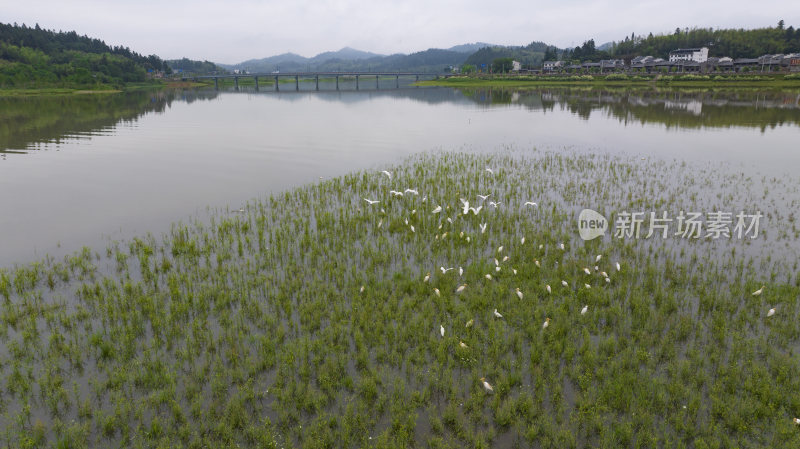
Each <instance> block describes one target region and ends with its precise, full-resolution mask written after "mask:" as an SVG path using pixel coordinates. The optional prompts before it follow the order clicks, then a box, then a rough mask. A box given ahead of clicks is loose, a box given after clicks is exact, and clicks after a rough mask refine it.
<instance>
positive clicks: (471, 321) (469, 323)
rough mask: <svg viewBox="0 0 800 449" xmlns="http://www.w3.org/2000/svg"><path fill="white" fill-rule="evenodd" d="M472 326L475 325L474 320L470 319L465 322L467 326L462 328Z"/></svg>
mask: <svg viewBox="0 0 800 449" xmlns="http://www.w3.org/2000/svg"><path fill="white" fill-rule="evenodd" d="M495 310H497V309H495ZM473 324H475V320H474V319H470V320H469V321H467V324H465V325H464V327H466V328H470V327H472V325H473Z"/></svg>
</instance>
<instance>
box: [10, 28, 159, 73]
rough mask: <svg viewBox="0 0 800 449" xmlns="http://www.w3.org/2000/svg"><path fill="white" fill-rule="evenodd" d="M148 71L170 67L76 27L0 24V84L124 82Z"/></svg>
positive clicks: (151, 56) (155, 58)
mask: <svg viewBox="0 0 800 449" xmlns="http://www.w3.org/2000/svg"><path fill="white" fill-rule="evenodd" d="M148 71H163V72H166V73H169V72H171V69H170V68H169V66H168V65H167V63H166V62H165V61H163V60H161V58H159V57H158V56H156V55H150V56H143V55H141V54H139V53H136V52H134V51H131V50H130V48H128V47H121V46H116V47H111V46H109V45H107V44H106V43H105V42H103V41H101V40H99V39H93V38H90V37H88V36H80V35H78V33H76V32H75V31H69V32H64V31H58V32H56V31H52V30H45V29H42V28H40V27H39V25H38V24H37V25H36V26H35V27H33V28H31V27H28V26H26V25H24V24H23V25H21V26H20V25H17V24H13V25H10V24H3V23H0V87H47V86H58V87H94V86H99V85H112V86H121V85H123V84H124V83H126V82H135V81H144V80H145V79H146V73H147V72H148Z"/></svg>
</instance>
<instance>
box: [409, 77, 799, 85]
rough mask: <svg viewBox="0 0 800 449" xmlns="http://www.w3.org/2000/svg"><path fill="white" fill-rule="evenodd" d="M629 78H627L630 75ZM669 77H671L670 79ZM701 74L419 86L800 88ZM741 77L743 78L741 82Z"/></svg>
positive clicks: (773, 80)
mask: <svg viewBox="0 0 800 449" xmlns="http://www.w3.org/2000/svg"><path fill="white" fill-rule="evenodd" d="M626 76H627V75H626ZM667 77H669V78H667ZM698 77H701V76H700V75H667V76H660V77H659V76H657V77H648V78H646V79H642V78H645V77H642V76H637V75H634V76H627V78H628V79H619V78H617V77H614V78H613V79H607V78H608V76H602V77H601V76H592V75H564V76H552V77H542V76H506V77H486V76H482V77H476V76H460V77H450V78H441V79H437V80H429V81H419V82H417V83H415V85H417V86H437V87H542V86H607V87H627V86H636V87H648V86H654V87H715V88H716V87H730V88H740V87H745V88H751V87H765V88H800V79H784V75H783V74H781V75H763V74H762V75H741V76H740V77H737V76H731V77H721V76H720V77H721V78H723V79H715V78H717V77H718V76H717V75H714V76H708V75H705V76H702V78H700V79H697V78H698ZM737 78H739V79H737Z"/></svg>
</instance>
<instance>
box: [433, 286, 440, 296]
mask: <svg viewBox="0 0 800 449" xmlns="http://www.w3.org/2000/svg"><path fill="white" fill-rule="evenodd" d="M433 292H434V293H436V296H442V294H441V293H440V292H439V289H438V288H436V287H434V288H433Z"/></svg>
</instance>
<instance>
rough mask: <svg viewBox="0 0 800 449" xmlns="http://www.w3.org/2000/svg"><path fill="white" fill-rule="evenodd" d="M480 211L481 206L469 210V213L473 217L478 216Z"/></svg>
mask: <svg viewBox="0 0 800 449" xmlns="http://www.w3.org/2000/svg"><path fill="white" fill-rule="evenodd" d="M481 209H483V206H478V207H477V208H476V207H470V208H469V210H470V212H472V213H473V214H474V215H478V214H479V213H481Z"/></svg>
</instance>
